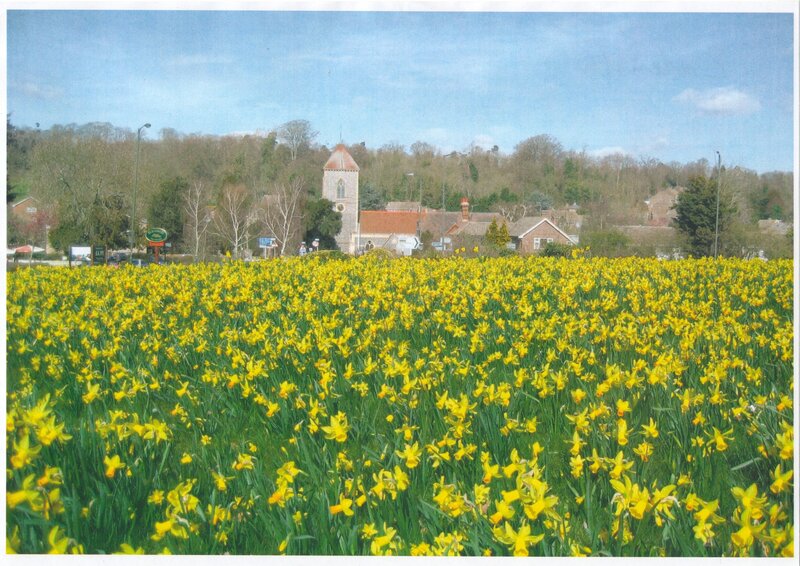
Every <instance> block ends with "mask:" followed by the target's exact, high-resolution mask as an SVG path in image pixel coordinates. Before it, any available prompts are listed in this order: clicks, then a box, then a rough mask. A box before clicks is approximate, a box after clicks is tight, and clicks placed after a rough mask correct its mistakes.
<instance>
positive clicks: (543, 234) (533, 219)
mask: <svg viewBox="0 0 800 566" xmlns="http://www.w3.org/2000/svg"><path fill="white" fill-rule="evenodd" d="M508 234H509V235H510V236H511V243H513V244H514V246H515V247H516V250H517V251H518V252H519V253H522V254H535V253H539V252H540V251H541V250H543V249H544V247H545V245H547V243H548V242H554V243H557V244H568V245H570V246H572V245H575V244H576V242H575V241H574V240H573V239H572V238H570V237H569V236H568V235H567V234H566V233H565V232H564V231H563V230H561V229H560V228H559V227H558V226H556V225H555V224H554V223H553V222H552V221H551V220H550V219H549V218H543V217H540V216H526V217H524V218H520V219H519V220H517V221H516V222H514V223H513V224H511V225H510V226H509V227H508Z"/></svg>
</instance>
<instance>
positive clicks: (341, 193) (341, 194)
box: [336, 179, 344, 198]
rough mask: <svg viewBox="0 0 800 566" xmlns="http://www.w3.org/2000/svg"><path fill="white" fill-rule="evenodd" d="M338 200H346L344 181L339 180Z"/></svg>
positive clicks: (337, 186) (337, 188) (337, 185)
mask: <svg viewBox="0 0 800 566" xmlns="http://www.w3.org/2000/svg"><path fill="white" fill-rule="evenodd" d="M336 198H344V180H343V179H339V182H338V183H337V184H336Z"/></svg>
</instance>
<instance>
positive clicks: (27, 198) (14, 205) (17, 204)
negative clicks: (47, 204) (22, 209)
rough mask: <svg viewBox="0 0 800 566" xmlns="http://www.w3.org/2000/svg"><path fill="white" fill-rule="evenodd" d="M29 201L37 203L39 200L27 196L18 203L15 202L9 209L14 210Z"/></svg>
mask: <svg viewBox="0 0 800 566" xmlns="http://www.w3.org/2000/svg"><path fill="white" fill-rule="evenodd" d="M29 200H32V201H34V202H39V200H38V199H37V198H36V197H32V196H27V197H25V198H24V199H22V200H20V201H18V202H15V203H14V204H12V205H11V208H16V207H18V206H19V205H21V204H22V203H23V202H25V201H29Z"/></svg>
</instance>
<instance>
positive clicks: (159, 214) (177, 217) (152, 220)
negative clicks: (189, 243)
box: [147, 177, 189, 243]
mask: <svg viewBox="0 0 800 566" xmlns="http://www.w3.org/2000/svg"><path fill="white" fill-rule="evenodd" d="M188 188H189V182H188V181H187V180H186V179H184V178H183V177H174V178H172V179H168V180H166V181H164V182H162V183H161V186H160V187H159V190H158V192H157V193H156V194H155V195H153V198H152V200H151V201H150V207H149V209H148V211H147V224H148V226H149V227H151V228H163V229H164V230H166V231H167V235H168V239H169V241H170V242H174V243H178V242H180V241H181V240H182V238H183V221H184V219H183V208H184V202H185V201H184V194H185V193H186V191H187V190H188Z"/></svg>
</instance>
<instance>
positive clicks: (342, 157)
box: [322, 143, 359, 254]
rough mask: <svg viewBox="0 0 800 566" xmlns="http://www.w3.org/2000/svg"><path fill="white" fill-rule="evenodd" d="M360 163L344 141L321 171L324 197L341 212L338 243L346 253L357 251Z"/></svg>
mask: <svg viewBox="0 0 800 566" xmlns="http://www.w3.org/2000/svg"><path fill="white" fill-rule="evenodd" d="M358 171H359V168H358V165H357V164H356V162H355V160H354V159H353V156H352V155H350V153H348V151H347V148H345V146H344V144H342V143H340V144H339V145H337V146H336V148H335V149H334V150H333V153H332V154H331V156H330V158H328V162H327V163H326V164H325V167H324V168H323V173H322V198H326V199H328V200H329V201H331V202H333V209H334V210H336V211H337V212H340V213H341V214H342V230H341V231H340V232H339V235H338V236H336V244H337V245H338V246H339V249H340V250H341V251H343V252H344V253H348V254H355V253H356V246H357V244H358V243H357V241H356V240H357V238H358Z"/></svg>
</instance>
